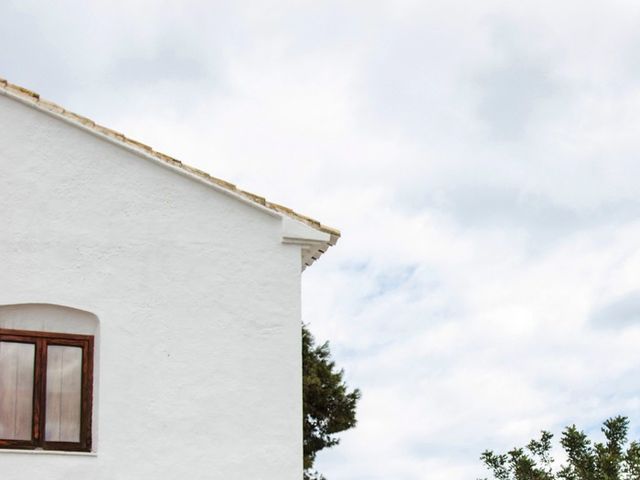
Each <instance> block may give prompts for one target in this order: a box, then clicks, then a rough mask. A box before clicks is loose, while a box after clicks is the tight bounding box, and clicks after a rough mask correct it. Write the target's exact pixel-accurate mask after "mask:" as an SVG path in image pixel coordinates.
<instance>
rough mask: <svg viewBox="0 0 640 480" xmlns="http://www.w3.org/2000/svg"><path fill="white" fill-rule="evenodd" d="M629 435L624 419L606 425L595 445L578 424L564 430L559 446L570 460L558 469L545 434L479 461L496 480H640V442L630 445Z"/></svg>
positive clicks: (616, 418)
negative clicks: (600, 438)
mask: <svg viewBox="0 0 640 480" xmlns="http://www.w3.org/2000/svg"><path fill="white" fill-rule="evenodd" d="M628 432H629V420H628V419H627V418H626V417H623V416H617V417H613V418H610V419H608V420H606V421H605V422H604V424H603V426H602V433H603V434H604V438H605V441H604V442H593V441H592V440H590V439H589V437H588V436H587V435H586V434H585V433H584V432H583V431H580V430H578V429H577V428H576V426H575V425H571V426H569V427H567V428H565V430H564V432H562V437H561V439H560V445H561V446H562V448H563V450H564V451H565V453H566V457H567V460H566V463H565V464H564V465H561V466H559V467H558V468H554V461H553V458H552V457H551V451H552V443H551V440H552V439H553V435H552V434H551V433H549V432H545V431H543V432H542V434H541V436H540V439H539V440H532V441H531V442H529V444H528V445H527V446H526V447H525V448H514V449H513V450H511V451H509V452H507V453H506V454H496V453H494V452H493V451H491V450H487V451H486V452H484V453H483V454H482V455H481V457H480V459H481V460H482V462H483V463H484V465H485V466H486V467H487V468H488V469H489V470H490V471H491V473H492V475H493V478H494V479H496V480H640V443H638V442H636V441H633V442H630V443H628V444H627V435H628Z"/></svg>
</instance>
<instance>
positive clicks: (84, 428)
mask: <svg viewBox="0 0 640 480" xmlns="http://www.w3.org/2000/svg"><path fill="white" fill-rule="evenodd" d="M0 341H7V342H15V343H28V344H32V345H34V346H35V358H34V360H35V362H34V374H33V415H32V418H31V420H32V425H31V440H5V439H1V438H0V449H7V448H11V449H23V450H37V449H42V450H59V451H72V452H73V451H76V452H90V451H91V417H92V414H93V406H92V404H93V344H94V337H93V335H74V334H69V333H53V332H37V331H27V330H6V329H0ZM50 345H59V346H66V347H79V348H82V380H81V385H82V391H81V403H80V405H81V413H80V441H79V442H51V441H46V440H45V438H46V436H45V420H46V419H45V416H46V411H47V409H46V407H47V405H46V402H47V347H49V346H50Z"/></svg>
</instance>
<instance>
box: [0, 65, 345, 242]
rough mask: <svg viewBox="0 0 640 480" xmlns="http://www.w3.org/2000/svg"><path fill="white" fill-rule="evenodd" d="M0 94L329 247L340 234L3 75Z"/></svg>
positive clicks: (0, 79)
mask: <svg viewBox="0 0 640 480" xmlns="http://www.w3.org/2000/svg"><path fill="white" fill-rule="evenodd" d="M0 94H3V95H5V96H9V97H12V98H15V99H16V100H19V101H22V102H24V103H27V104H28V105H31V106H33V107H35V108H37V109H39V110H43V111H45V112H47V113H50V114H53V115H55V116H57V117H59V118H61V119H63V120H65V121H67V122H69V123H72V124H75V125H77V126H79V127H81V128H83V129H86V130H88V131H89V132H91V133H95V134H97V135H99V136H102V137H106V138H107V139H108V140H110V141H112V142H114V143H117V144H119V145H122V146H125V147H127V149H130V150H133V151H135V152H137V153H140V154H142V155H143V156H145V157H151V158H152V159H154V160H157V161H160V162H162V163H164V164H167V165H168V166H171V167H173V168H174V169H179V170H180V171H182V172H184V173H186V174H188V175H189V176H193V177H195V178H197V179H199V180H202V181H204V182H205V183H207V184H209V185H211V186H213V187H216V189H217V190H221V191H224V192H227V193H230V194H232V195H234V196H236V197H238V198H239V199H242V200H244V201H246V202H247V203H249V204H251V205H253V206H256V207H262V208H261V209H266V210H269V211H271V212H275V213H277V214H279V215H281V216H283V217H289V218H292V219H294V220H297V221H299V222H302V223H304V224H306V225H308V226H310V227H312V228H314V229H316V230H318V231H320V232H323V233H327V234H329V235H330V237H331V241H330V242H327V245H329V246H331V245H335V243H336V242H337V241H338V238H340V235H341V234H340V231H339V230H338V229H336V228H332V227H329V226H327V225H323V224H322V223H320V222H319V221H318V220H315V219H313V218H311V217H308V216H306V215H303V214H301V213H298V212H296V211H294V210H292V209H291V208H289V207H285V206H284V205H280V204H277V203H274V202H270V201H268V200H267V199H266V198H264V197H262V196H260V195H256V194H255V193H252V192H249V191H246V190H242V189H240V188H238V187H237V186H236V185H235V184H233V183H230V182H227V181H225V180H222V179H220V178H217V177H214V176H212V175H209V174H208V173H207V172H205V171H203V170H200V169H198V168H195V167H192V166H190V165H188V164H186V163H183V162H182V161H180V160H178V159H176V158H174V157H171V156H170V155H167V154H164V153H162V152H158V151H156V150H154V149H153V148H152V147H150V146H149V145H146V144H144V143H142V142H139V141H137V140H134V139H132V138H129V137H127V136H125V135H124V134H122V133H120V132H117V131H115V130H112V129H110V128H108V127H105V126H103V125H100V124H97V123H96V122H94V121H93V120H91V119H90V118H87V117H84V116H82V115H78V114H77V113H74V112H71V111H69V110H66V109H65V108H64V107H62V106H60V105H58V104H56V103H53V102H50V101H48V100H45V99H42V98H40V95H39V94H38V93H36V92H33V91H31V90H29V89H27V88H24V87H21V86H19V85H15V84H13V83H10V82H9V81H7V80H5V79H3V78H0Z"/></svg>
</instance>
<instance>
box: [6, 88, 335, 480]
mask: <svg viewBox="0 0 640 480" xmlns="http://www.w3.org/2000/svg"><path fill="white" fill-rule="evenodd" d="M0 166H1V168H2V170H1V175H0V478H2V480H18V479H20V480H23V479H39V478H44V479H47V480H57V479H64V480H76V479H77V480H80V479H83V480H84V479H87V478H90V479H93V480H101V479H105V480H106V479H109V480H111V479H127V480H129V479H134V480H142V479H154V480H155V479H171V480H182V479H188V480H198V479H203V480H204V479H207V480H212V479H213V480H300V479H301V477H302V398H301V395H302V394H301V375H302V371H301V330H300V320H301V319H300V280H301V278H300V274H301V272H302V270H304V268H305V266H307V265H310V264H311V263H312V262H313V261H314V260H315V259H317V258H318V257H319V256H320V255H321V254H322V253H323V252H324V251H325V250H326V249H327V248H328V247H329V246H331V245H333V244H335V242H336V241H337V239H338V237H339V233H338V232H337V231H336V230H333V229H331V228H328V227H325V226H323V225H321V224H320V223H318V222H316V221H314V220H311V219H309V218H307V217H304V216H302V215H299V214H297V213H295V212H293V211H292V210H290V209H288V208H285V207H282V206H279V205H275V204H272V203H269V202H267V201H265V200H264V199H263V198H261V197H258V196H256V195H253V194H250V193H248V192H244V191H241V190H239V189H237V188H236V187H235V186H234V185H231V184H229V183H227V182H224V181H222V180H218V179H216V178H213V177H211V176H209V175H207V174H205V173H204V172H201V171H198V170H196V169H194V168H191V167H188V166H186V165H184V164H182V163H181V162H179V161H177V160H175V159H173V158H170V157H168V156H165V155H163V154H160V153H158V152H155V151H154V150H152V149H151V148H149V147H147V146H146V145H142V144H140V143H138V142H135V141H133V140H131V139H129V138H126V137H125V136H123V135H121V134H119V133H117V132H114V131H112V130H109V129H107V128H104V127H102V126H99V125H96V124H94V123H93V122H92V121H91V120H89V119H86V118H83V117H80V116H78V115H75V114H73V113H71V112H68V111H66V110H64V109H63V108H62V107H59V106H57V105H55V104H52V103H50V102H46V101H44V100H42V99H40V98H39V97H38V95H37V94H35V93H33V92H30V91H28V90H26V89H23V88H21V87H18V86H15V85H12V84H10V83H7V82H6V81H4V80H0Z"/></svg>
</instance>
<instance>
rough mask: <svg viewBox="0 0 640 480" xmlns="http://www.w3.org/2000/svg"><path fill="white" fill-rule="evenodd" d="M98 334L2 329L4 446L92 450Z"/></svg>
mask: <svg viewBox="0 0 640 480" xmlns="http://www.w3.org/2000/svg"><path fill="white" fill-rule="evenodd" d="M92 385H93V336H91V335H71V334H65V333H44V332H30V331H23V330H3V329H0V448H21V449H38V448H42V449H45V450H74V451H90V450H91V412H92V406H91V403H92Z"/></svg>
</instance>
